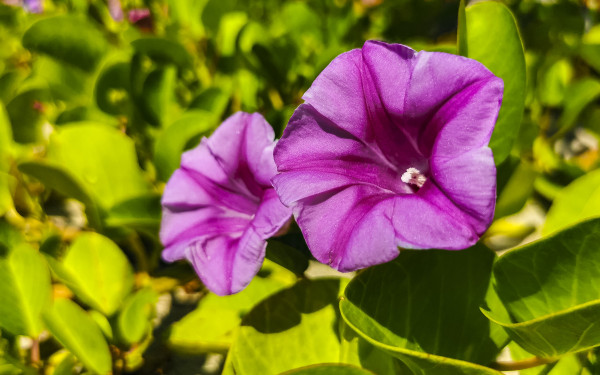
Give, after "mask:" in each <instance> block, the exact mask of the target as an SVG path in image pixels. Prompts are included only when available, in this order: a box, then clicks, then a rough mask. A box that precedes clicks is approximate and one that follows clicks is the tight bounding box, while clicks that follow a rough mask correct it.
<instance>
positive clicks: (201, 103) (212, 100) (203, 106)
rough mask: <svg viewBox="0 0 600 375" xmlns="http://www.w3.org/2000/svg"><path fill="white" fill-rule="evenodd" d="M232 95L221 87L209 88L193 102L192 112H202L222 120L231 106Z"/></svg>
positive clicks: (190, 106)
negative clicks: (230, 98) (230, 97)
mask: <svg viewBox="0 0 600 375" xmlns="http://www.w3.org/2000/svg"><path fill="white" fill-rule="evenodd" d="M229 96H230V93H229V91H228V90H226V89H223V88H220V87H209V88H207V89H206V90H204V91H202V92H201V93H200V94H199V95H198V96H197V97H195V98H194V100H192V102H191V103H190V105H189V108H190V109H191V110H194V111H195V110H202V111H206V112H208V113H211V114H212V115H213V116H215V117H216V118H220V117H221V116H222V115H223V113H224V112H225V110H226V109H227V105H228V104H229Z"/></svg>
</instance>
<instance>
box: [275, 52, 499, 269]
mask: <svg viewBox="0 0 600 375" xmlns="http://www.w3.org/2000/svg"><path fill="white" fill-rule="evenodd" d="M502 90H503V83H502V80H501V79H499V78H498V77H496V76H494V75H493V74H492V73H491V72H490V71H489V70H487V69H486V68H485V67H484V66H483V65H481V64H480V63H478V62H477V61H474V60H470V59H467V58H464V57H460V56H454V55H449V54H445V53H436V52H423V51H422V52H418V53H417V52H415V51H413V50H412V49H410V48H408V47H405V46H402V45H399V44H386V43H383V42H374V41H368V42H366V43H365V45H364V46H363V48H362V49H355V50H352V51H350V52H347V53H343V54H341V55H340V56H338V57H337V58H335V59H334V60H333V61H332V62H331V63H330V64H329V66H328V67H327V68H325V70H324V71H323V72H322V73H321V74H320V75H319V76H318V77H317V79H316V80H315V82H314V83H313V85H312V86H311V88H310V89H309V90H308V91H307V92H306V94H305V95H304V100H305V104H302V105H300V107H298V109H297V110H296V112H295V113H294V115H293V116H292V118H291V119H290V122H289V124H288V126H287V128H286V130H285V132H284V134H283V137H282V139H281V140H280V141H279V143H278V145H277V147H276V148H275V162H276V164H277V168H278V170H279V172H281V173H280V174H278V175H277V176H276V177H275V178H274V179H273V185H274V186H275V189H276V190H277V193H278V194H279V196H280V198H281V200H282V202H283V203H284V204H286V205H288V206H291V207H293V209H294V216H295V217H296V220H297V222H298V224H299V226H300V228H301V229H302V232H303V233H304V237H305V238H306V241H307V243H308V246H309V248H310V250H311V251H312V253H313V255H314V256H315V257H316V258H317V259H318V260H319V261H321V262H323V263H327V264H330V265H331V266H332V267H334V268H336V269H338V270H340V271H351V270H356V269H359V268H364V267H367V266H370V265H374V264H379V263H383V262H387V261H389V260H391V259H393V258H395V257H396V256H397V255H398V247H404V248H416V249H425V248H442V249H463V248H466V247H468V246H470V245H472V244H473V243H475V242H476V241H477V240H478V239H479V237H480V236H481V234H482V233H483V232H484V231H485V230H486V229H487V227H488V226H489V224H490V222H491V220H492V217H493V212H494V205H495V198H496V168H495V166H494V160H493V156H492V151H491V150H490V149H489V148H488V147H487V145H488V142H489V139H490V136H491V134H492V130H493V128H494V124H495V122H496V118H497V116H498V111H499V109H500V104H501V101H502Z"/></svg>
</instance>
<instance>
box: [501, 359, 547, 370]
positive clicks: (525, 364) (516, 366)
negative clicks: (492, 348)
mask: <svg viewBox="0 0 600 375" xmlns="http://www.w3.org/2000/svg"><path fill="white" fill-rule="evenodd" d="M556 361H558V359H557V358H541V357H533V358H527V359H522V360H519V361H496V362H493V363H492V365H491V367H492V368H494V369H496V370H500V371H517V370H525V369H528V368H532V367H537V366H541V365H545V364H548V363H553V362H556Z"/></svg>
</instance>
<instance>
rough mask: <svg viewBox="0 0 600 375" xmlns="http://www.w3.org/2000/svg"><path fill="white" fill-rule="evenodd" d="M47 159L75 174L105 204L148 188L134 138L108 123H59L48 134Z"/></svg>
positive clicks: (134, 194)
mask: <svg viewBox="0 0 600 375" xmlns="http://www.w3.org/2000/svg"><path fill="white" fill-rule="evenodd" d="M48 159H49V160H50V161H52V162H54V163H56V164H58V165H60V166H61V167H62V168H63V169H65V170H67V171H68V172H70V173H71V174H72V175H73V176H74V177H75V178H77V180H78V182H79V183H81V184H82V185H83V186H84V187H85V188H86V189H87V190H88V191H90V192H91V193H92V194H93V196H94V198H95V199H96V200H97V201H98V202H99V203H100V204H101V205H102V206H103V207H105V208H108V207H111V206H112V205H114V204H115V203H118V202H121V201H123V200H125V199H128V198H132V197H135V196H137V195H141V194H144V193H146V192H147V191H148V188H147V184H146V182H145V181H144V179H143V177H142V175H141V171H140V167H139V166H138V164H137V157H136V153H135V149H134V145H133V141H132V140H131V139H130V138H127V137H126V136H125V135H124V134H123V133H120V132H119V131H118V130H116V129H113V128H111V127H110V126H106V125H102V124H95V123H74V124H71V125H65V126H62V127H61V129H60V131H58V132H57V133H55V134H53V135H52V137H51V140H50V145H49V146H48ZM117 182H118V183H117Z"/></svg>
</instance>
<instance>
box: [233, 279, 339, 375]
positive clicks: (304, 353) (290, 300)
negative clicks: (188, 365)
mask: <svg viewBox="0 0 600 375" xmlns="http://www.w3.org/2000/svg"><path fill="white" fill-rule="evenodd" d="M340 283H341V282H340V280H332V279H319V280H314V281H310V280H301V281H300V282H298V283H297V284H296V285H294V286H293V287H291V288H289V289H286V290H283V291H281V292H279V293H277V294H275V295H273V296H271V297H269V298H267V299H266V300H265V301H263V302H261V303H260V304H258V305H257V306H256V307H254V308H253V309H252V310H251V311H250V312H249V313H248V314H247V315H246V316H245V317H244V319H243V320H242V326H241V327H240V329H239V332H238V334H237V338H236V340H235V342H234V343H233V346H232V347H231V350H230V352H229V355H230V356H231V367H232V369H231V371H233V372H234V373H239V374H265V375H269V374H279V373H281V372H283V371H287V370H291V369H295V368H298V367H302V366H308V365H312V364H318V363H335V362H338V361H339V356H340V342H339V338H338V332H337V322H336V320H337V312H336V310H337V309H336V306H335V305H336V304H337V300H338V295H339V290H340Z"/></svg>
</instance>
